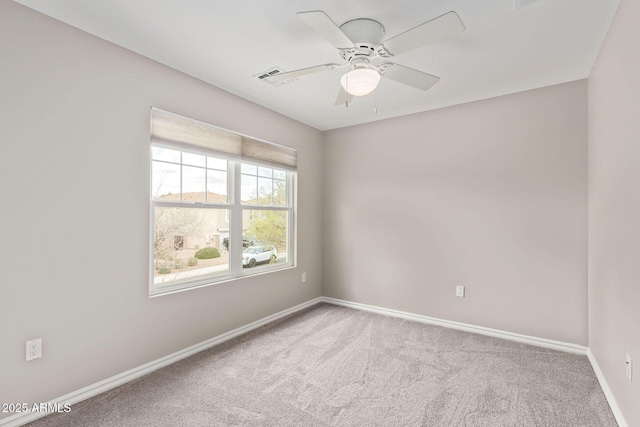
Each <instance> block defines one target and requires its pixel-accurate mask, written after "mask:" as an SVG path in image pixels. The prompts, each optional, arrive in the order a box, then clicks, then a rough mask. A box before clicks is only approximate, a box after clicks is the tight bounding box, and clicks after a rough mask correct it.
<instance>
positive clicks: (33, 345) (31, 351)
mask: <svg viewBox="0 0 640 427" xmlns="http://www.w3.org/2000/svg"><path fill="white" fill-rule="evenodd" d="M39 357H42V338H38V339H35V340H31V341H27V362H28V361H29V360H33V359H37V358H39Z"/></svg>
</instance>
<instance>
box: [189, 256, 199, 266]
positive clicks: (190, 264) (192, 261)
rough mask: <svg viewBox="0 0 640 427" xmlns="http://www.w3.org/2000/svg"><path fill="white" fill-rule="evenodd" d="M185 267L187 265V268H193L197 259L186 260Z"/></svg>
mask: <svg viewBox="0 0 640 427" xmlns="http://www.w3.org/2000/svg"><path fill="white" fill-rule="evenodd" d="M187 265H189V267H193V266H194V265H198V258H196V257H191V258H189V259H188V260H187Z"/></svg>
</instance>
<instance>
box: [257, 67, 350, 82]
mask: <svg viewBox="0 0 640 427" xmlns="http://www.w3.org/2000/svg"><path fill="white" fill-rule="evenodd" d="M338 67H341V65H340V64H323V65H316V66H315V67H309V68H302V69H300V70H294V71H289V72H286V73H280V74H274V75H272V76H269V77H265V78H264V80H266V81H267V82H269V83H278V82H281V81H284V80H289V79H293V78H295V77H301V76H306V75H307V74H314V73H319V72H321V71H330V70H334V69H336V68H338Z"/></svg>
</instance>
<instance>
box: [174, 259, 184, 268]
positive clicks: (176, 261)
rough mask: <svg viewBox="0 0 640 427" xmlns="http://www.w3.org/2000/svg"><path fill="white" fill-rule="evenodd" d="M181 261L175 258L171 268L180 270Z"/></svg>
mask: <svg viewBox="0 0 640 427" xmlns="http://www.w3.org/2000/svg"><path fill="white" fill-rule="evenodd" d="M182 264H183V262H182V259H181V258H176V259H175V260H173V267H174V268H182Z"/></svg>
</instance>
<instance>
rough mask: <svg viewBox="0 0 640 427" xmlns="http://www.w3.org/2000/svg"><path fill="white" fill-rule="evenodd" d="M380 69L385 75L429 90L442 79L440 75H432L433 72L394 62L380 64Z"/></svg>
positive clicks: (417, 87) (408, 84)
mask: <svg viewBox="0 0 640 427" xmlns="http://www.w3.org/2000/svg"><path fill="white" fill-rule="evenodd" d="M380 70H381V71H380V73H381V74H382V76H383V77H386V78H389V79H391V80H395V81H397V82H399V83H403V84H405V85H407V86H411V87H415V88H416V89H420V90H427V89H429V88H430V87H431V86H433V85H434V84H436V83H438V81H439V80H440V77H436V76H432V75H431V74H427V73H423V72H422V71H418V70H414V69H413V68H409V67H405V66H403V65H398V64H394V63H392V62H385V63H384V64H380Z"/></svg>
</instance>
